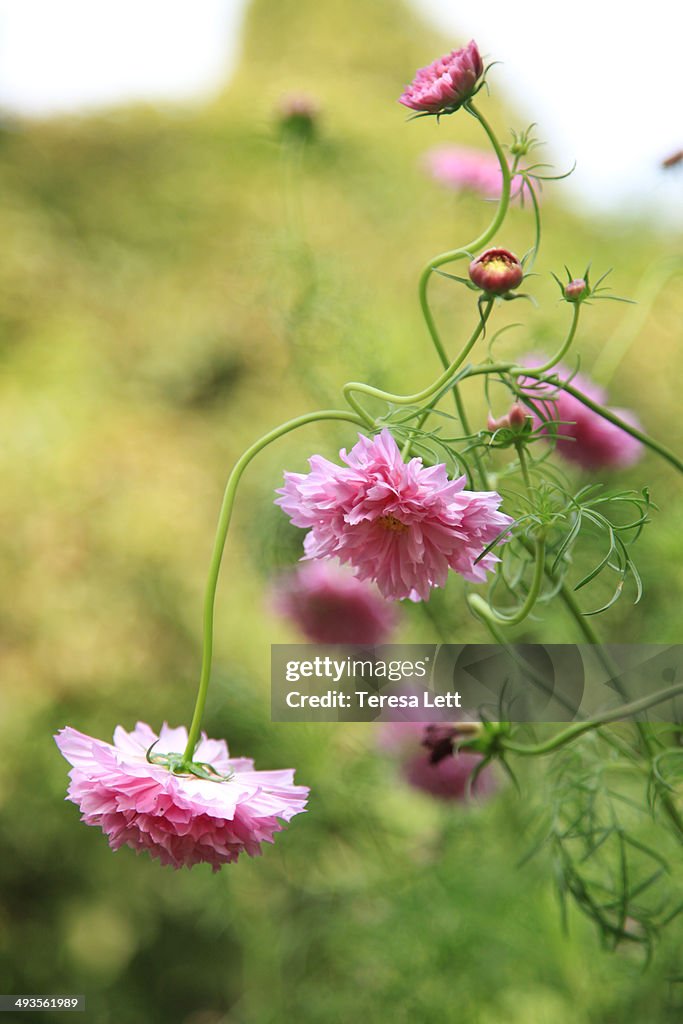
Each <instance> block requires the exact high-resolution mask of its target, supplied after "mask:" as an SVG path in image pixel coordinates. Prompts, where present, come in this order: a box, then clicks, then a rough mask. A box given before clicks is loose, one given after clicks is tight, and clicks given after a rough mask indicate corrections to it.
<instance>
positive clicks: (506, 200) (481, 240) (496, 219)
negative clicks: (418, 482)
mask: <svg viewBox="0 0 683 1024" xmlns="http://www.w3.org/2000/svg"><path fill="white" fill-rule="evenodd" d="M463 109H464V110H467V112H468V113H469V114H471V115H472V116H473V117H475V118H476V119H477V121H479V123H480V125H481V126H482V128H483V129H484V131H485V132H486V134H487V135H488V137H489V141H490V142H491V145H492V146H493V149H494V150H495V153H496V156H497V157H498V162H499V164H500V170H501V174H502V176H503V184H502V188H501V193H500V199H499V201H498V207H497V209H496V212H495V214H494V216H493V220H492V221H491V223H490V224H489V226H488V227H487V228H486V230H485V231H483V232H482V233H481V234H480V235H479V237H478V238H474V239H472V241H471V242H468V243H467V244H466V245H464V246H460V247H459V248H458V249H450V250H449V251H448V252H442V253H440V255H438V256H435V257H434V258H433V259H431V260H430V261H429V263H428V264H427V266H426V267H425V268H424V270H423V271H422V273H421V274H420V280H419V283H418V295H419V299H420V308H421V309H422V315H423V317H424V319H425V323H426V324H427V330H428V331H429V334H430V337H431V339H432V343H433V345H434V348H435V349H436V351H437V353H438V355H439V359H440V360H441V364H442V366H444V368H445V367H447V366H448V356H447V354H446V350H445V348H444V346H443V343H442V341H441V338H440V337H439V331H438V328H437V326H436V321H435V320H434V316H433V314H432V311H431V309H430V307H429V300H428V298H427V288H428V285H429V280H430V278H431V276H432V274H433V272H434V271H435V270H436V269H437V268H438V267H442V266H443V265H444V264H445V263H452V262H454V261H455V260H459V259H462V258H463V257H465V256H470V255H472V254H473V253H475V252H476V251H477V249H482V248H483V247H484V246H485V245H486V244H487V243H488V242H490V241H491V239H492V238H493V236H494V235H495V234H496V232H497V231H498V229H499V227H500V226H501V224H502V223H503V221H504V220H505V217H506V215H507V211H508V206H509V205H510V168H509V167H508V162H507V159H506V157H505V153H504V152H503V149H502V147H501V145H500V143H499V142H498V139H497V138H496V136H495V134H494V132H493V129H492V128H491V126H490V124H489V123H488V121H487V120H486V118H485V117H484V115H483V114H482V113H481V112H480V111H479V110H477V108H476V107H475V106H474V104H473V103H467V104H465V106H464V108H463Z"/></svg>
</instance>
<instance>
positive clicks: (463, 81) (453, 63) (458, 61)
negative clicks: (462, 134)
mask: <svg viewBox="0 0 683 1024" xmlns="http://www.w3.org/2000/svg"><path fill="white" fill-rule="evenodd" d="M483 73H484V62H483V61H482V59H481V56H480V54H479V50H478V48H477V44H476V43H475V41H474V40H473V39H472V40H471V42H469V43H468V44H467V46H464V47H463V48H462V49H461V50H453V51H452V52H451V53H447V54H446V56H445V57H439V59H438V60H435V61H433V62H432V63H431V64H428V65H427V67H424V68H420V69H419V70H418V71H417V73H416V75H415V78H414V79H413V81H412V82H411V84H410V85H409V86H408V87H407V88H406V89H405V91H404V92H403V94H402V95H401V96H400V98H399V103H402V104H403V105H404V107H410V109H411V110H418V111H420V112H424V113H429V114H450V113H452V112H453V111H454V110H457V109H458V107H461V106H462V104H463V103H464V102H465V101H466V100H468V99H469V98H470V96H472V94H473V93H474V90H475V88H476V85H477V82H478V81H479V79H480V78H481V76H482V75H483Z"/></svg>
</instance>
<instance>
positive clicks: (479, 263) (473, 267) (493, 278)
mask: <svg viewBox="0 0 683 1024" xmlns="http://www.w3.org/2000/svg"><path fill="white" fill-rule="evenodd" d="M523 277H524V270H523V268H522V264H521V263H520V262H519V260H518V259H517V257H516V256H515V254H514V253H512V252H509V251H508V250H507V249H487V250H486V252H483V253H482V254H481V255H480V256H477V257H476V259H473V260H472V262H471V263H470V280H471V281H473V282H474V284H476V285H477V287H478V288H481V289H482V291H484V292H486V293H487V294H489V295H504V294H505V293H506V292H509V291H512V289H513V288H516V287H517V286H518V285H519V284H521V283H522V279H523Z"/></svg>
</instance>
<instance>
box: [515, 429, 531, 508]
mask: <svg viewBox="0 0 683 1024" xmlns="http://www.w3.org/2000/svg"><path fill="white" fill-rule="evenodd" d="M515 450H516V452H517V458H518V459H519V468H520V470H521V473H522V479H523V480H524V486H525V487H526V491H527V494H528V495H529V496H530V497H532V496H533V495H532V492H531V477H530V476H529V466H528V465H527V458H526V451H525V449H524V442H523V441H517V442H516V444H515Z"/></svg>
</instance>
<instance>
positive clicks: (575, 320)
mask: <svg viewBox="0 0 683 1024" xmlns="http://www.w3.org/2000/svg"><path fill="white" fill-rule="evenodd" d="M580 310H581V303H580V302H575V303H574V313H573V316H572V322H571V325H570V327H569V333H568V334H567V337H566V338H565V339H564V341H563V342H562V344H561V345H560V347H559V349H558V350H557V352H556V353H555V355H554V356H553V357H552V359H549V360H548V362H547V363H543V365H542V366H534V370H535V372H536V373H547V372H548V370H552V368H553V367H554V366H557V364H558V363H559V361H560V359H562V357H563V356H564V355H565V353H566V352H567V351H568V349H569V348H570V346H571V343H572V342H573V340H574V337H575V335H576V328H577V327H578V326H579V313H580Z"/></svg>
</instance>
